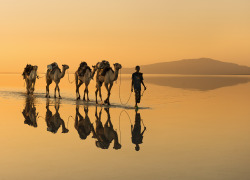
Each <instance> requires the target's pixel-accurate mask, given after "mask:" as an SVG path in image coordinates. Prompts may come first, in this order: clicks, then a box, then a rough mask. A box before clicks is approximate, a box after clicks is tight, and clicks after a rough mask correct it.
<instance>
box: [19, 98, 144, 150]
mask: <svg viewBox="0 0 250 180" xmlns="http://www.w3.org/2000/svg"><path fill="white" fill-rule="evenodd" d="M35 104H36V103H35V97H34V96H27V97H26V99H25V107H24V109H23V112H22V114H23V116H24V118H25V121H24V123H25V124H28V125H30V126H33V127H37V126H38V124H37V118H39V117H41V118H42V119H44V120H45V122H46V125H47V131H49V132H51V133H53V134H56V133H57V132H58V130H59V129H60V128H62V131H61V132H62V133H68V132H69V129H68V127H66V125H65V121H64V120H63V119H62V117H61V115H60V99H58V100H56V101H53V100H52V101H51V100H50V99H47V100H46V103H45V108H46V112H45V118H43V117H44V116H39V117H38V112H37V109H36V107H35ZM80 106H83V107H84V111H83V112H80V110H81V109H80ZM99 108H100V107H97V106H95V114H94V117H95V119H93V120H92V122H91V119H90V117H89V106H87V105H79V104H76V106H75V118H73V117H72V116H69V118H70V117H72V119H73V120H74V129H75V130H76V131H77V133H78V135H79V137H80V139H81V140H85V139H87V138H88V137H89V136H90V137H92V138H93V142H94V144H93V145H94V146H96V147H97V148H100V149H109V147H110V146H113V149H115V150H119V149H121V147H122V145H121V139H120V142H119V137H120V138H121V134H120V135H118V133H117V131H116V130H115V129H119V133H121V131H120V129H121V127H120V119H116V123H118V121H119V124H117V125H116V126H117V127H114V125H113V123H112V119H111V114H110V108H108V107H106V106H105V108H103V107H101V108H100V109H99ZM98 109H99V111H98ZM52 111H54V113H53V112H52ZM122 112H126V114H127V115H128V117H127V118H128V119H130V116H129V114H128V112H127V111H126V110H122V111H121V113H120V117H121V114H122ZM69 118H68V121H69V120H70V119H69ZM130 124H131V135H132V143H133V144H134V145H135V150H136V151H139V150H140V145H141V144H142V143H143V134H144V132H145V130H146V127H145V126H144V123H143V120H142V119H141V113H139V112H138V111H135V121H134V123H133V124H132V122H131V119H130ZM142 125H143V127H142ZM127 130H128V131H129V128H127ZM92 138H91V139H92Z"/></svg>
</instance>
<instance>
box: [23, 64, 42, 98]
mask: <svg viewBox="0 0 250 180" xmlns="http://www.w3.org/2000/svg"><path fill="white" fill-rule="evenodd" d="M37 69H38V67H37V66H32V65H31V64H27V65H26V67H25V68H24V71H23V74H22V76H23V79H24V80H25V82H26V91H27V94H33V92H34V91H35V84H36V78H37Z"/></svg>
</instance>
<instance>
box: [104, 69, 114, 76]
mask: <svg viewBox="0 0 250 180" xmlns="http://www.w3.org/2000/svg"><path fill="white" fill-rule="evenodd" d="M108 71H112V72H113V73H114V70H113V69H112V68H111V67H105V68H104V69H103V70H102V72H101V76H105V75H106V73H107V72H108Z"/></svg>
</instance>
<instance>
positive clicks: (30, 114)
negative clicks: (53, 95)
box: [22, 96, 38, 127]
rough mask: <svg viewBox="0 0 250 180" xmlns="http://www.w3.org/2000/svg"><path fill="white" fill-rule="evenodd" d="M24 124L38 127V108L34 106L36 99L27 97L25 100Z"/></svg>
mask: <svg viewBox="0 0 250 180" xmlns="http://www.w3.org/2000/svg"><path fill="white" fill-rule="evenodd" d="M22 114H23V117H24V119H25V120H24V124H28V125H30V126H33V127H37V116H38V113H36V107H35V104H34V98H33V97H32V96H27V97H26V100H25V108H24V109H23V112H22Z"/></svg>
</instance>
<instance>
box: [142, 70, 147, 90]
mask: <svg viewBox="0 0 250 180" xmlns="http://www.w3.org/2000/svg"><path fill="white" fill-rule="evenodd" d="M143 80H144V79H143V74H142V75H141V83H142V85H143V87H144V90H146V89H147V88H146V86H145V84H144V82H143Z"/></svg>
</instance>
